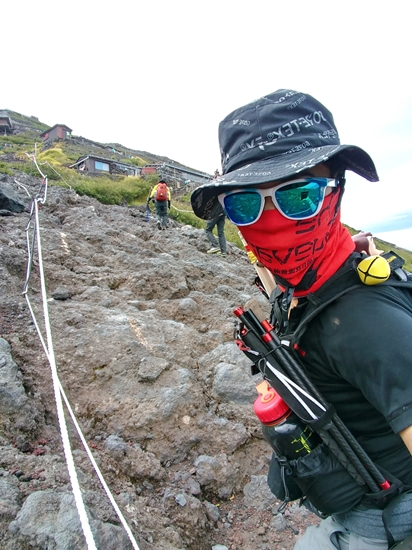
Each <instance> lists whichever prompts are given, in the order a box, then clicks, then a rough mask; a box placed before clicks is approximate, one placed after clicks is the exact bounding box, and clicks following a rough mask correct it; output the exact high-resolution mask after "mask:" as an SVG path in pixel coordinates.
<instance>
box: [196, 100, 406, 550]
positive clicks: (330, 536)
mask: <svg viewBox="0 0 412 550" xmlns="http://www.w3.org/2000/svg"><path fill="white" fill-rule="evenodd" d="M354 101H356V95H355V96H354ZM355 123H356V121H355ZM219 141H220V148H221V158H222V175H221V176H219V177H217V178H216V179H214V180H213V183H210V184H206V185H203V186H201V187H198V188H197V189H195V190H194V192H193V193H192V197H191V202H192V207H193V210H194V212H195V214H196V215H197V216H199V217H200V218H203V219H206V220H207V219H209V218H210V217H211V214H212V212H213V209H214V208H215V205H216V204H217V203H220V204H221V205H222V206H223V208H224V211H225V213H226V216H227V217H228V218H229V220H231V221H232V222H233V223H234V224H235V225H236V226H237V227H238V228H239V230H240V232H241V234H242V236H243V238H244V239H245V241H246V242H247V245H248V248H249V249H250V250H251V251H252V252H253V254H254V255H255V256H256V257H257V259H258V261H259V262H260V263H261V264H263V265H264V266H265V267H266V268H267V269H268V270H269V271H270V272H271V273H272V274H273V276H274V278H275V281H276V283H277V287H276V289H275V291H274V292H273V293H272V297H271V300H272V301H273V310H272V316H271V319H270V322H271V325H272V326H274V327H275V332H277V334H278V335H279V336H280V337H281V338H287V337H293V334H294V333H295V331H296V328H297V327H298V325H299V323H300V322H302V319H304V315H305V311H308V308H310V307H313V304H314V303H315V302H316V300H315V298H316V296H320V295H321V294H322V292H324V291H325V289H326V288H328V287H333V286H334V285H335V284H336V285H338V282H337V281H338V280H339V279H338V277H339V276H340V275H341V274H342V273H344V272H345V271H350V272H351V277H352V273H353V274H354V276H356V277H355V278H356V280H357V282H356V284H353V287H351V289H350V290H349V288H348V291H347V292H345V293H343V294H342V295H341V296H340V297H337V298H336V299H333V300H332V301H331V302H330V303H328V305H327V306H326V307H325V308H324V309H323V310H321V311H319V313H317V314H316V316H315V317H313V318H311V320H309V321H308V322H307V324H306V325H305V330H304V331H300V332H296V335H297V336H296V338H297V345H298V348H299V350H300V353H299V356H300V361H301V363H302V365H303V367H304V370H305V372H306V373H307V376H308V378H309V379H310V381H311V383H313V385H314V386H315V387H316V389H317V390H318V391H319V392H320V394H321V395H322V396H323V397H324V398H325V400H326V401H327V402H328V403H329V404H331V405H333V407H334V410H335V411H336V414H337V415H338V417H339V418H340V419H341V421H342V422H343V423H344V425H345V426H346V427H347V428H348V429H349V431H350V432H351V433H352V434H353V436H354V438H355V439H356V441H357V442H358V443H359V444H360V445H361V447H362V448H363V449H364V451H365V452H366V453H367V455H368V456H369V457H370V458H371V459H372V461H373V462H374V463H375V465H376V466H377V467H378V469H380V470H381V471H383V472H385V476H386V477H385V479H387V480H389V483H388V486H390V487H392V489H393V488H396V487H397V485H396V483H398V482H399V485H400V486H401V485H402V484H403V485H404V487H400V488H399V490H397V491H395V492H393V493H391V494H389V493H388V494H387V496H385V499H382V498H372V497H371V496H370V495H369V494H366V493H365V492H364V491H363V489H359V485H358V484H356V482H355V481H354V480H353V478H352V477H350V479H351V482H350V483H347V484H346V483H345V484H342V483H341V482H340V481H339V479H340V478H339V477H337V478H335V477H333V475H329V473H328V472H326V473H325V472H324V471H323V473H322V474H321V475H322V479H321V480H320V483H321V484H322V486H323V488H324V490H325V493H326V492H328V494H329V495H332V496H331V501H330V502H329V503H328V505H329V508H330V510H329V512H328V513H327V516H328V517H326V518H324V516H322V514H320V513H319V511H321V509H322V507H323V504H322V502H321V500H320V505H318V506H317V509H316V510H315V512H316V513H319V515H321V517H323V519H322V521H321V522H320V523H319V525H313V526H311V527H309V528H308V529H307V531H306V533H305V534H304V535H303V536H302V537H301V538H300V539H299V540H298V542H297V543H296V545H295V550H335V549H338V550H349V549H354V548H357V549H361V550H369V549H381V550H387V549H388V548H389V547H392V546H391V545H392V544H393V541H396V542H397V543H398V542H400V541H404V543H403V545H402V546H400V548H403V547H405V544H406V541H405V539H407V540H408V542H409V540H411V541H412V538H411V539H409V537H412V492H410V491H409V492H408V489H410V488H411V487H412V457H411V454H412V376H411V374H410V371H411V361H412V359H411V358H412V338H411V334H412V290H411V283H410V282H409V274H406V273H405V272H404V271H403V270H401V272H400V271H399V269H398V270H394V269H392V273H391V275H390V277H389V273H390V271H391V270H390V269H389V268H388V269H389V272H388V275H387V277H386V278H388V277H389V279H388V280H387V282H386V283H383V284H375V283H376V282H380V281H377V280H374V281H373V282H374V284H373V285H371V282H372V279H371V278H369V279H367V278H365V277H364V279H363V280H362V278H361V277H360V275H359V277H358V274H357V271H359V269H360V266H361V262H364V261H365V260H367V257H368V255H367V254H365V253H364V252H358V251H356V249H358V250H360V251H363V250H365V246H363V245H362V244H360V242H359V241H360V239H361V238H362V239H363V240H364V237H365V236H366V237H367V236H369V234H364V235H361V236H360V237H359V238H358V239H355V241H354V240H353V239H352V238H351V236H350V234H349V232H348V231H347V229H346V228H345V227H344V226H343V224H342V223H341V221H340V215H341V200H342V195H343V191H344V188H345V172H346V171H347V170H351V171H353V172H355V173H357V174H358V175H360V176H362V177H363V178H365V179H366V180H368V182H372V183H370V184H369V185H371V187H373V182H376V181H378V179H379V178H378V174H377V171H376V168H375V165H374V162H373V161H372V159H371V157H370V156H369V155H368V154H367V153H366V152H365V151H364V150H363V149H361V148H360V147H357V146H354V145H342V144H341V143H340V139H339V135H338V131H337V129H336V126H335V123H334V120H333V116H332V114H331V113H330V112H329V111H328V110H327V109H326V107H325V106H324V105H322V104H321V103H320V102H319V101H317V100H316V99H315V98H313V97H312V96H310V95H309V94H306V93H301V92H298V91H295V90H288V89H281V90H277V91H276V92H273V93H270V94H268V95H266V96H264V97H261V98H260V99H257V100H255V101H253V102H252V103H249V104H247V105H245V106H242V107H240V108H238V109H236V110H235V111H233V112H232V113H230V114H229V115H228V116H227V117H226V118H225V119H224V120H223V121H222V122H221V123H220V125H219ZM388 193H393V194H394V193H395V188H391V189H390V190H388ZM367 252H369V253H370V251H369V250H367ZM377 253H378V256H377V257H378V258H379V259H380V260H382V262H384V263H385V262H386V260H384V257H385V256H384V255H382V256H381V255H379V253H380V251H377ZM367 262H368V260H367ZM368 265H369V264H368ZM385 265H386V264H385ZM353 266H355V267H353ZM356 266H357V267H356ZM352 267H353V269H352ZM383 279H385V277H383V278H382V280H383ZM343 280H346V279H343ZM364 282H365V284H363V283H364ZM403 285H404V286H403ZM292 304H293V306H294V307H293V308H292V307H291V306H292ZM305 319H306V317H305ZM296 355H297V354H296ZM322 452H323V451H322ZM329 454H330V453H329ZM327 455H328V453H326V456H327ZM307 456H308V457H310V456H312V460H314V459H315V458H316V453H315V452H314V451H312V452H310V454H308V455H307ZM304 460H307V458H306V457H305V458H302V462H300V461H301V459H300V458H299V459H295V461H291V462H289V466H290V465H291V468H292V470H291V476H292V477H293V479H294V480H295V481H296V480H298V479H299V472H298V469H299V467H300V466H302V467H303V466H304V465H305V464H306V463H305V462H303V461H304ZM279 464H280V462H279V457H277V456H276V455H275V454H274V455H273V457H272V463H271V467H270V475H269V477H268V482H269V486H270V487H271V488H272V490H273V487H275V486H276V484H277V483H280V484H282V481H281V480H279V479H278V477H279V472H280V471H281V470H279ZM277 465H278V466H277ZM299 465H300V466H299ZM272 466H273V468H272ZM321 466H322V465H321ZM322 467H323V466H322ZM339 467H341V466H339ZM315 470H316V469H314V471H313V472H312V473H313V474H314V475H315V476H316V471H315ZM346 473H347V471H346ZM395 479H396V480H397V481H396V483H395V481H394V480H395ZM315 481H316V479H315ZM296 482H297V483H298V481H296ZM352 482H353V483H354V484H356V490H355V491H354V492H353V494H354V496H353V498H352V496H351V495H352V493H351V492H350V491H351V490H352V489H353V487H352ZM298 485H299V483H298ZM405 489H406V490H405ZM321 494H322V491H321ZM348 495H349V496H348ZM304 496H306V497H307V499H306V501H305V502H306V504H307V506H308V507H309V508H310V509H311V510H312V511H314V508H315V507H314V505H311V502H310V501H311V490H310V488H308V490H307V494H306V495H304ZM294 498H295V499H296V498H299V497H297V496H295V497H294ZM343 501H345V503H346V504H345V505H343V504H342V502H343ZM348 502H349V504H348ZM411 544H412V543H411ZM393 547H395V546H393ZM406 547H408V548H412V545H411V546H406Z"/></svg>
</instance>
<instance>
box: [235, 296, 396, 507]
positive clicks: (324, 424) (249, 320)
mask: <svg viewBox="0 0 412 550" xmlns="http://www.w3.org/2000/svg"><path fill="white" fill-rule="evenodd" d="M234 314H235V315H236V317H237V318H238V320H239V322H238V326H237V329H236V334H235V342H236V344H237V345H238V347H239V349H240V350H241V351H243V352H244V353H245V354H246V355H247V356H248V357H249V359H251V360H252V361H253V363H254V364H255V366H256V367H257V369H258V371H260V372H261V374H262V375H263V377H264V378H265V379H266V380H267V381H268V383H269V384H270V385H271V386H272V387H273V388H274V390H275V391H276V392H277V393H278V394H279V395H280V397H281V398H282V399H283V400H284V401H285V403H286V404H287V405H288V406H289V407H290V409H291V410H292V411H293V412H294V413H295V414H296V415H297V416H298V417H299V418H300V419H301V420H302V421H303V422H305V423H306V424H308V425H309V426H310V427H311V428H312V429H313V430H314V431H315V432H316V433H318V435H319V436H320V437H321V439H322V440H323V441H324V443H325V444H326V445H327V446H328V447H329V449H330V450H331V452H332V453H333V454H334V455H335V456H336V457H337V458H338V460H339V461H340V462H341V464H342V465H343V466H344V467H345V468H346V470H347V471H348V472H349V473H350V474H351V475H352V477H353V478H354V479H355V481H356V482H357V483H358V484H359V485H360V486H362V488H363V489H364V490H365V492H366V493H371V494H374V495H375V496H378V494H379V493H380V494H382V493H383V492H386V491H387V490H388V489H390V488H391V484H390V483H389V481H387V480H386V479H385V477H384V476H383V475H382V473H381V472H380V471H379V469H378V468H377V466H376V465H375V464H374V462H373V461H372V460H371V459H370V458H369V456H368V455H367V454H366V452H365V451H364V450H363V448H362V447H361V446H360V445H359V443H358V442H357V441H356V439H355V438H354V437H353V435H352V434H351V433H350V431H349V430H348V429H347V428H346V426H345V425H344V424H343V422H342V421H341V420H340V418H339V417H338V416H337V414H336V412H335V411H334V409H333V407H332V406H331V405H329V404H328V403H327V402H326V401H325V400H324V399H323V397H322V395H321V394H320V393H319V392H318V390H317V388H316V387H315V386H314V385H313V383H312V382H311V380H310V379H309V378H308V376H307V374H306V372H305V370H304V367H303V366H302V365H301V364H300V362H299V361H298V358H297V357H295V356H294V355H292V352H291V350H290V349H288V347H287V345H288V344H289V342H288V341H284V342H283V341H281V340H280V338H279V336H278V335H277V334H276V332H275V331H274V329H273V327H272V326H271V325H270V323H269V322H268V321H266V320H264V321H262V322H261V321H259V319H258V318H257V317H256V315H255V314H254V313H253V311H251V310H248V311H244V310H243V309H242V308H241V307H239V308H237V309H236V310H235V311H234Z"/></svg>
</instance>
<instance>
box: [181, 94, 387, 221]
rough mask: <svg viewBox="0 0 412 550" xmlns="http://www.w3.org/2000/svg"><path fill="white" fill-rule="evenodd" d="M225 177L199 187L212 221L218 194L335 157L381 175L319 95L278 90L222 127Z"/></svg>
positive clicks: (369, 175)
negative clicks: (345, 141)
mask: <svg viewBox="0 0 412 550" xmlns="http://www.w3.org/2000/svg"><path fill="white" fill-rule="evenodd" d="M219 143H220V151H221V158H222V176H219V177H217V178H216V179H214V180H213V182H212V183H209V184H206V185H202V186H200V187H198V188H197V189H195V190H194V191H193V193H192V196H191V202H192V207H193V210H194V212H195V214H196V215H197V216H198V217H199V218H203V219H206V220H207V219H209V217H210V213H211V212H212V210H213V207H214V205H215V203H216V201H217V196H218V195H219V194H220V193H224V192H225V191H231V190H233V189H238V188H240V187H253V186H257V185H260V184H262V183H268V182H270V181H274V180H280V179H283V178H288V177H290V176H293V175H295V174H299V172H302V171H303V170H306V169H308V168H311V167H313V166H316V165H317V164H320V163H322V162H325V161H327V160H328V159H330V158H332V157H338V158H339V163H340V165H341V166H342V167H343V168H344V169H347V170H352V171H353V172H356V173H357V174H359V175H360V176H362V177H364V178H366V179H367V180H369V181H378V180H379V177H378V174H377V172H376V168H375V165H374V163H373V160H372V159H371V157H370V156H369V155H368V153H366V151H364V150H363V149H361V148H360V147H356V146H355V145H341V144H340V139H339V134H338V131H337V129H336V126H335V123H334V121H333V116H332V114H331V113H330V111H328V110H327V109H326V107H324V106H323V105H322V104H321V103H320V102H319V101H317V100H316V99H315V98H314V97H312V96H310V95H308V94H304V93H301V92H296V91H294V90H277V91H276V92H273V93H271V94H269V95H267V96H264V97H261V98H260V99H257V100H256V101H253V102H252V103H249V104H247V105H245V106H244V107H240V108H239V109H236V110H235V111H233V112H232V113H230V114H229V115H228V116H227V117H226V118H225V119H224V120H222V122H221V123H220V125H219Z"/></svg>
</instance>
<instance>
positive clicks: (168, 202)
mask: <svg viewBox="0 0 412 550" xmlns="http://www.w3.org/2000/svg"><path fill="white" fill-rule="evenodd" d="M167 204H168V208H169V210H170V201H167Z"/></svg>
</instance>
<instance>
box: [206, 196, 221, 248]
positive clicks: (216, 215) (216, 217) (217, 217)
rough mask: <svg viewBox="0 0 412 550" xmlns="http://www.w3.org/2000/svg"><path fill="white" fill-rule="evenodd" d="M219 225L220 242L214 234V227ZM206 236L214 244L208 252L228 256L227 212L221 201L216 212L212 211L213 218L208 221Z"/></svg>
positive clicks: (215, 209)
mask: <svg viewBox="0 0 412 550" xmlns="http://www.w3.org/2000/svg"><path fill="white" fill-rule="evenodd" d="M215 226H217V236H218V239H219V242H217V240H216V237H215V236H214V235H213V229H214V227H215ZM205 231H206V237H207V238H208V241H209V242H210V244H211V245H212V248H211V249H210V250H208V251H207V253H208V254H220V255H221V256H226V237H225V213H224V212H223V208H222V206H221V205H220V203H217V204H216V206H215V208H214V212H212V218H211V219H210V220H208V221H207V224H206V229H205Z"/></svg>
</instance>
